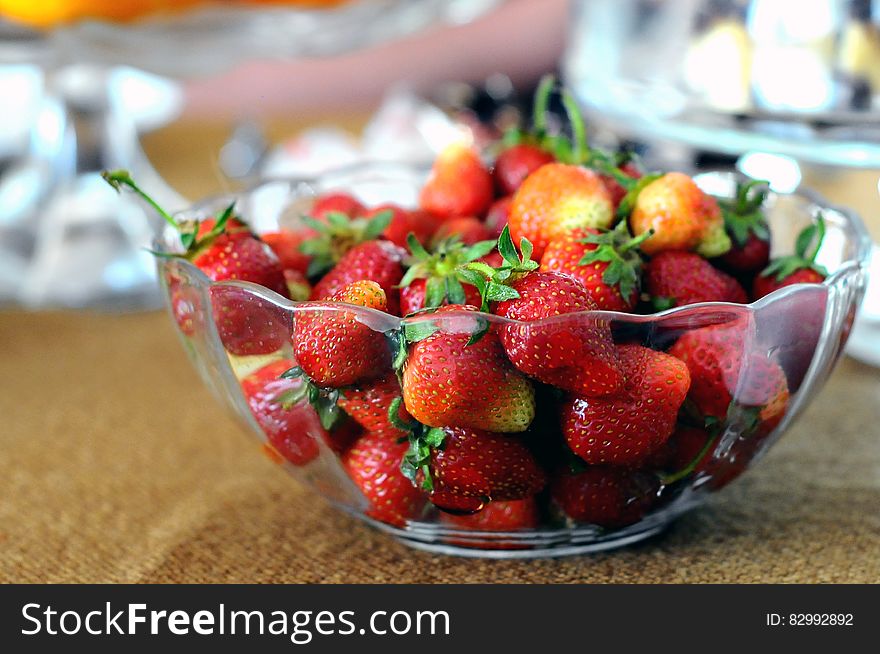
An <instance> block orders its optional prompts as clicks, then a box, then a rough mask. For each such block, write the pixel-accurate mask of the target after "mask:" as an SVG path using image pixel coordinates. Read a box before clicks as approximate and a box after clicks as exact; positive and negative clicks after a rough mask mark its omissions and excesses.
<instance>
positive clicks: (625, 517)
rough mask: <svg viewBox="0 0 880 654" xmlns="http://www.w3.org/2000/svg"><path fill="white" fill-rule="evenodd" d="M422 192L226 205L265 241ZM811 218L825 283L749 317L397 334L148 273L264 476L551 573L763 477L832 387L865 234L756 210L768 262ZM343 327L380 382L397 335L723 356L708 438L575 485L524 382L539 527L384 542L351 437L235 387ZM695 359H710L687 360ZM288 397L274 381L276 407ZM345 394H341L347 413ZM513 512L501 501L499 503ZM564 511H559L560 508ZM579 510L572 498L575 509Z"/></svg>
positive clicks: (550, 414)
mask: <svg viewBox="0 0 880 654" xmlns="http://www.w3.org/2000/svg"><path fill="white" fill-rule="evenodd" d="M426 174H427V170H426V169H422V168H418V167H412V166H406V165H396V164H366V165H360V166H357V167H353V168H347V169H343V170H338V171H335V172H331V173H327V174H325V175H322V176H320V177H316V178H312V179H289V180H268V181H265V182H262V183H260V184H259V185H257V186H255V187H253V188H251V189H250V190H248V191H246V192H244V193H242V194H240V195H238V196H235V200H236V201H237V205H236V206H237V211H238V212H239V214H240V215H241V216H243V217H244V218H245V219H246V220H249V221H250V223H251V225H252V227H253V228H254V230H255V231H257V232H263V231H270V230H273V229H276V228H277V227H278V226H279V225H288V226H289V225H291V224H295V223H296V221H297V220H298V219H299V216H301V215H302V214H303V213H304V212H306V211H308V208H309V206H310V203H311V202H312V199H313V198H314V197H315V195H317V194H320V193H325V192H327V191H331V190H339V189H345V190H347V191H348V192H350V193H352V194H354V195H355V196H357V197H358V198H359V199H361V200H362V201H363V202H365V203H368V204H373V203H379V202H397V203H399V204H401V205H403V206H415V204H416V200H417V195H418V189H419V188H420V186H421V184H422V182H423V181H424V179H425V176H426ZM696 180H697V182H698V184H699V185H700V186H701V187H702V188H703V189H704V190H705V191H707V192H709V193H712V194H713V195H716V196H726V197H731V196H732V195H733V194H734V192H735V186H736V182H737V177H736V176H735V175H734V174H731V173H706V174H702V175H699V176H697V177H696ZM230 199H231V197H230V196H224V197H216V198H211V199H207V200H205V201H202V202H200V203H199V204H197V205H196V206H194V207H193V208H192V209H190V210H188V211H187V212H184V214H183V215H182V216H181V217H183V218H204V217H206V216H210V215H212V214H214V213H215V212H217V211H219V210H222V209H223V208H224V207H225V206H227V205H228V204H229V202H230ZM820 212H821V214H822V216H824V219H825V222H826V225H827V235H826V237H825V239H824V241H823V245H822V248H821V251H820V252H819V255H818V259H817V260H818V262H819V263H821V264H822V265H824V266H826V267H827V269H828V270H829V272H830V274H829V276H828V278H827V279H826V280H825V282H824V283H822V284H800V285H795V286H789V287H786V288H783V289H780V290H778V291H776V292H774V293H771V294H770V295H768V296H766V297H764V298H762V299H760V300H759V301H757V302H754V303H752V304H746V305H741V304H731V303H723V302H712V303H702V304H694V305H689V306H684V307H678V308H674V309H670V310H668V311H664V312H662V313H656V314H653V315H635V314H625V313H617V312H609V311H590V312H581V313H576V314H567V315H562V316H555V317H553V318H548V319H544V320H542V321H536V322H530V323H523V322H517V321H513V320H509V319H505V318H501V317H498V316H494V315H489V314H482V313H475V312H463V311H453V312H449V313H443V314H431V313H425V314H419V315H415V316H411V317H408V318H403V319H401V318H398V317H395V316H392V315H389V314H386V313H383V312H380V311H376V310H373V309H368V308H364V307H355V306H352V305H346V304H339V305H337V306H333V307H328V306H327V305H326V303H325V304H323V305H322V304H318V303H315V302H291V301H289V300H286V299H284V298H282V297H281V296H279V295H277V294H275V293H274V292H272V291H270V290H268V289H266V288H264V287H261V286H257V285H254V284H251V283H247V282H222V283H215V282H212V281H211V280H209V279H208V278H207V277H206V276H205V275H204V274H203V273H202V272H201V271H199V270H198V269H197V268H196V267H194V266H193V265H192V264H190V263H189V262H187V261H185V260H183V259H179V258H159V259H158V262H159V263H158V265H159V269H160V270H159V272H160V279H161V280H162V284H163V286H164V289H165V297H166V300H167V304H168V306H169V308H170V310H171V313H172V317H173V318H174V319H175V322H176V324H177V326H178V331H179V332H180V335H181V338H182V340H183V343H184V345H185V349H186V351H187V353H188V354H189V357H190V359H191V360H192V362H193V364H194V365H195V367H196V369H197V370H198V371H199V373H200V375H201V377H202V379H203V380H204V382H205V383H206V384H207V385H208V387H209V388H210V389H211V390H212V391H213V392H214V393H215V394H216V395H217V396H218V398H219V399H220V401H221V402H222V403H223V404H225V405H226V406H227V407H228V408H230V409H231V410H232V412H233V413H234V414H235V415H236V416H237V417H238V418H239V419H240V420H241V421H242V422H244V423H245V424H246V425H247V426H248V428H249V429H250V431H252V432H253V433H254V434H255V435H256V436H257V437H258V438H259V439H260V440H261V441H262V442H263V443H264V447H266V448H267V450H268V451H269V452H270V453H271V455H272V458H273V459H274V460H276V461H278V463H279V464H280V465H283V466H284V467H285V468H286V469H288V470H289V471H290V472H291V474H293V475H294V476H295V477H296V478H298V479H299V480H300V481H302V482H304V483H306V484H307V485H309V486H311V487H312V488H313V489H314V490H315V491H316V492H317V493H318V494H320V495H321V496H323V497H324V498H325V499H327V500H329V501H330V502H331V503H333V504H334V505H336V506H337V507H339V508H341V509H342V510H344V511H346V512H348V513H349V514H351V515H353V516H355V517H357V518H359V519H361V520H364V521H366V522H368V523H370V524H371V525H373V526H374V527H376V528H378V529H381V530H383V531H385V532H388V533H389V534H391V535H393V536H394V537H395V538H397V539H399V540H400V541H402V542H404V543H406V544H408V545H410V546H413V547H417V548H421V549H427V550H431V551H434V552H441V553H446V554H458V555H470V556H484V557H494V558H510V557H531V556H559V555H569V554H577V553H583V552H595V551H599V550H605V549H609V548H614V547H619V546H623V545H627V544H629V543H633V542H636V541H639V540H641V539H644V538H647V537H649V536H651V535H652V534H656V533H658V532H659V531H661V530H662V529H663V528H664V527H665V526H667V525H669V524H670V523H671V521H672V520H674V519H675V518H676V517H677V516H679V515H681V514H682V513H683V512H685V511H687V510H689V509H691V508H693V507H694V506H696V505H698V504H700V503H701V502H702V501H703V500H704V498H705V497H706V496H707V495H708V494H709V493H712V492H714V491H716V490H719V489H720V488H722V487H723V486H725V485H726V484H727V483H729V482H730V481H732V480H733V479H735V478H736V477H738V476H739V474H741V473H742V472H743V471H744V470H745V469H746V468H747V467H748V466H750V465H751V464H752V462H754V461H756V460H757V459H759V458H760V457H761V456H762V455H763V454H764V452H766V451H767V449H768V448H769V447H770V446H771V445H772V444H773V443H774V442H775V441H776V439H777V438H779V437H780V436H781V435H782V433H783V432H785V430H786V429H787V428H788V426H789V425H790V424H791V422H792V420H794V419H795V418H796V417H797V416H798V415H799V414H800V412H801V411H802V410H803V408H804V407H805V406H806V404H807V403H808V402H809V400H810V398H811V397H812V396H813V395H814V394H815V393H816V392H817V391H818V390H819V388H820V387H821V386H822V384H824V382H825V380H826V379H827V378H828V375H829V373H830V371H831V369H832V368H833V366H834V364H835V362H836V361H837V359H838V358H839V357H840V354H841V352H842V348H843V345H844V344H845V342H846V339H847V336H848V333H849V330H850V326H851V324H852V320H853V316H854V315H855V311H856V308H857V306H858V303H859V301H860V299H861V296H862V294H863V291H864V288H865V284H866V274H867V273H866V270H867V261H868V255H869V249H870V242H869V239H868V236H867V233H866V231H865V228H864V226H863V225H862V223H861V221H860V219H859V218H858V217H857V216H855V215H854V214H852V213H851V212H849V211H846V210H844V209H841V208H838V207H833V206H830V205H828V204H827V203H826V202H824V201H823V200H822V199H821V198H819V197H817V196H816V195H814V194H813V193H810V192H809V191H798V192H796V193H792V194H787V195H782V194H771V195H770V196H769V197H768V199H767V203H766V213H767V217H768V221H769V224H770V227H771V230H772V232H773V249H774V252H773V254H774V255H778V254H784V253H789V252H791V251H793V248H794V240H795V237H796V235H797V233H798V232H799V231H800V230H801V229H802V228H803V227H804V226H805V225H807V224H808V223H809V222H810V221H812V220H814V219H815V218H816V216H817V215H818V214H819V213H820ZM164 238H165V240H164V241H162V242H160V243H158V244H157V247H158V248H159V249H165V250H166V251H174V250H175V249H177V248H179V244H178V242H177V241H178V239H177V236H176V233H174V232H173V231H171V230H169V232H168V233H167V234H166V235H165V237H164ZM230 311H232V312H236V313H237V315H238V316H239V318H241V317H244V319H240V320H236V321H232V322H233V323H234V325H235V327H232V328H230V321H226V320H222V319H221V320H217V319H216V316H223V315H226V313H227V312H230ZM340 320H341V321H348V324H349V326H352V325H355V326H356V329H357V330H359V333H360V335H361V337H363V336H364V334H368V335H369V338H371V339H372V341H371V342H372V344H373V346H374V349H373V353H372V355H371V356H372V359H371V360H373V361H375V366H374V370H373V372H372V373H371V374H375V375H377V376H379V375H383V374H390V371H391V368H390V361H391V357H392V350H393V349H394V348H395V345H394V344H395V343H397V342H399V336H400V334H401V333H402V332H408V333H410V332H413V330H414V331H415V332H418V331H419V328H424V327H427V326H429V325H430V327H431V331H432V332H433V333H434V334H439V335H442V336H444V337H445V336H449V337H450V338H452V339H455V338H459V339H465V340H466V337H465V335H466V334H471V333H472V332H473V331H474V330H475V329H477V328H481V329H482V328H486V327H487V326H488V332H487V334H486V336H484V337H483V338H485V339H488V340H487V347H488V346H489V345H491V346H492V347H496V344H497V343H498V342H499V341H500V339H503V338H505V337H515V336H518V337H522V338H534V339H550V341H552V340H553V339H554V338H556V337H557V336H560V335H561V336H562V337H563V338H565V337H567V338H568V340H567V341H566V342H568V343H571V348H572V357H573V358H577V354H576V350H577V348H578V347H579V343H578V341H577V339H574V341H572V339H571V335H572V334H583V333H584V332H583V330H585V329H586V330H593V331H594V333H595V332H596V330H598V331H599V332H601V333H602V334H604V337H605V338H609V339H612V338H613V340H614V343H615V347H618V348H619V347H621V346H623V347H629V348H638V347H648V348H652V349H654V350H660V351H665V352H671V353H672V354H673V355H676V356H680V357H682V358H686V359H687V358H688V356H690V357H691V358H690V359H689V360H692V359H693V358H694V357H696V356H697V355H695V354H693V353H694V352H699V353H700V354H699V356H704V357H710V358H711V357H712V356H715V357H718V358H720V359H723V364H719V366H720V368H721V369H723V373H720V374H721V377H720V378H719V379H720V380H721V381H719V382H718V384H720V386H719V385H718V384H716V385H715V386H710V388H712V389H714V390H715V393H714V395H712V394H711V393H710V394H709V395H708V396H707V394H706V393H705V392H703V391H699V390H698V385H697V375H698V374H699V373H698V372H695V369H693V370H692V371H691V377H692V383H691V393H690V395H689V397H688V400H686V401H685V405H684V406H698V407H699V409H700V411H702V412H703V414H704V415H706V416H708V415H714V417H715V419H714V420H710V421H708V422H707V423H705V424H704V423H703V422H702V420H701V421H700V423H699V424H700V425H701V427H700V428H699V429H697V428H694V427H692V428H690V429H685V428H684V427H679V428H678V429H677V431H676V433H675V434H674V435H673V437H672V439H670V442H669V443H674V444H675V445H674V446H672V445H670V444H669V443H667V445H665V446H664V448H665V449H664V448H661V450H660V451H658V452H657V453H656V455H652V457H651V459H650V460H649V461H648V462H645V463H642V464H640V467H639V468H638V469H633V468H631V467H630V468H626V467H609V466H581V467H580V469H578V468H577V467H575V468H572V467H571V466H570V463H571V461H570V460H566V459H564V457H560V451H561V450H560V448H558V447H557V444H558V443H559V442H561V432H560V427H559V422H560V416H561V411H562V409H561V407H562V403H564V402H566V401H567V399H566V398H565V397H564V394H563V393H561V392H560V391H558V390H557V389H555V388H553V387H551V386H545V385H543V384H540V383H538V382H536V381H534V380H532V381H531V383H532V386H533V388H534V391H535V397H536V398H537V402H536V404H537V413H536V417H535V418H534V421H533V422H532V423H531V427H530V428H529V430H528V431H527V432H526V433H524V434H520V435H507V436H503V437H502V438H505V439H510V440H512V441H518V442H519V443H521V444H525V446H526V447H527V448H528V452H529V453H530V454H527V456H530V457H531V458H533V459H534V461H535V462H536V463H537V465H539V466H540V467H541V468H542V469H543V470H544V471H545V472H546V476H547V477H548V479H549V480H550V481H549V482H548V484H547V487H546V488H545V489H544V490H542V491H541V492H540V493H539V494H538V495H537V496H536V498H537V500H538V505H539V507H540V508H539V511H540V522H539V524H540V526H538V527H536V528H533V529H528V530H514V531H506V532H499V531H486V530H480V528H479V523H475V524H474V523H471V524H468V522H467V520H461V519H459V518H455V517H449V514H446V513H443V512H441V511H439V510H438V509H437V508H436V507H434V506H433V505H432V504H431V503H430V502H428V501H426V500H421V499H420V500H418V501H417V502H415V503H414V505H413V506H412V511H411V512H410V513H409V514H408V515H407V516H406V517H405V519H404V518H401V519H399V520H392V521H391V522H394V523H395V524H389V523H388V522H385V521H382V520H378V519H376V518H375V517H374V516H377V515H380V514H377V511H376V507H373V506H371V505H370V502H369V501H368V500H367V499H366V497H365V496H364V495H363V494H362V493H361V491H360V490H359V488H358V486H357V485H356V484H355V483H354V482H353V481H352V480H351V479H350V478H349V476H348V475H347V473H346V469H345V467H344V465H343V462H342V461H343V459H342V457H341V456H340V454H339V453H338V452H340V451H341V450H342V449H343V448H344V447H345V445H344V442H343V441H345V440H346V439H348V438H350V437H351V429H350V425H347V424H345V423H344V424H345V426H344V427H343V428H341V429H340V430H337V431H335V432H332V433H328V432H325V431H324V430H323V428H322V427H321V426H320V422H319V421H318V420H317V418H316V416H315V415H314V414H312V413H310V412H311V408H310V407H308V406H307V405H296V404H294V405H293V406H291V407H290V408H289V409H287V410H289V411H297V412H299V413H297V415H299V416H301V418H297V419H296V420H295V421H294V422H293V424H292V428H291V425H290V424H288V425H287V430H286V431H285V429H283V428H282V429H279V427H278V423H277V422H271V421H269V422H267V421H266V420H264V419H263V420H258V419H257V418H255V415H254V414H252V413H251V410H250V404H249V401H248V399H247V398H246V394H245V392H244V391H243V382H244V386H245V387H246V386H247V384H248V383H249V382H247V381H245V380H247V379H248V376H249V375H251V374H253V373H254V372H255V371H257V370H259V369H262V368H264V367H265V366H269V365H271V366H274V370H275V371H276V372H275V373H273V378H274V377H275V376H277V374H278V373H280V372H281V371H283V370H285V369H287V368H288V367H291V366H293V365H294V363H293V361H294V351H293V348H292V345H291V341H292V338H293V334H294V333H295V331H296V330H297V328H298V326H299V328H300V329H303V328H305V326H306V325H309V324H311V325H314V324H315V321H322V322H324V323H332V322H334V321H340ZM230 329H232V332H230ZM536 342H537V341H536ZM697 342H699V343H701V344H702V345H700V346H699V347H698V346H696V345H695V344H696V343H697ZM717 343H723V344H724V345H723V351H718V350H716V351H714V354H713V350H712V346H713V344H717ZM409 347H412V345H410V346H409ZM618 351H622V350H618ZM707 352H708V354H707ZM689 353H691V354H689ZM487 374H488V373H487ZM391 379H394V376H393V375H391ZM703 382H706V380H705V379H703ZM296 383H298V382H295V381H279V382H278V384H279V385H278V393H279V394H280V393H282V392H283V391H284V390H285V389H286V388H290V385H295V384H296ZM285 384H287V385H288V386H285ZM700 388H705V385H704V386H702V387H700ZM719 388H720V389H721V390H720V391H718V389H719ZM346 390H347V389H346V388H343V389H341V390H340V393H339V394H340V395H341V396H342V397H343V398H344V397H345V393H346ZM279 401H280V400H279ZM686 413H687V412H686V411H682V412H681V414H680V415H681V416H684V417H680V418H679V419H680V420H681V421H686V420H687V416H686V415H685V414H686ZM291 415H292V414H291ZM710 422H711V423H712V424H711V426H708V425H709V423H710ZM684 432H687V433H684ZM565 485H568V488H569V490H571V488H575V491H576V492H574V493H568V494H567V495H564V496H563V495H562V494H561V493H560V491H559V489H560V488H561V487H562V486H565ZM487 488H488V486H487ZM492 492H493V491H491V490H488V491H487V493H486V494H487V496H488V497H481V501H486V500H487V499H490V498H491V496H489V493H492ZM505 497H506V496H504V497H502V496H500V495H499V496H496V497H495V499H496V500H497V501H499V502H500V501H501V500H503V499H505ZM563 497H567V498H569V499H568V503H567V504H566V503H565V502H566V500H564V499H561V498H563ZM571 497H575V498H579V500H578V501H577V502H575V505H572V503H571V499H570V498H571ZM508 499H509V498H508ZM560 502H563V504H564V510H563V505H561V504H560ZM578 502H579V504H578ZM572 516H575V517H576V518H577V519H578V520H577V521H576V520H574V519H573V518H572ZM380 517H381V515H380ZM386 520H387V518H386Z"/></svg>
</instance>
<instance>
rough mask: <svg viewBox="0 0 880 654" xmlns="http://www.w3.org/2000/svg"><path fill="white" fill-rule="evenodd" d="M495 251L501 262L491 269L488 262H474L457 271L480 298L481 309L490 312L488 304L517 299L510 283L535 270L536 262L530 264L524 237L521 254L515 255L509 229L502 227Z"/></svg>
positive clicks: (528, 250)
mask: <svg viewBox="0 0 880 654" xmlns="http://www.w3.org/2000/svg"><path fill="white" fill-rule="evenodd" d="M498 252H499V253H500V254H501V257H502V258H503V259H504V263H503V264H502V265H501V266H499V267H497V268H493V267H492V266H490V265H489V264H487V263H483V262H481V261H473V262H471V263H468V264H465V265H464V266H463V267H461V268H459V275H460V276H461V277H462V278H463V279H464V280H465V281H466V282H467V283H469V284H473V285H474V286H476V287H477V290H478V291H479V292H480V297H481V298H482V303H481V306H480V309H481V310H482V311H488V310H489V303H490V302H504V301H505V300H515V299H517V298H518V297H519V293H517V292H516V289H514V288H513V287H511V284H512V283H513V282H515V281H517V280H519V279H522V278H523V277H524V276H525V275H527V274H529V273H530V272H532V271H533V270H536V269H537V268H538V262H537V261H532V258H531V257H532V244H531V242H529V240H528V239H527V238H522V239H521V240H520V252H522V254H520V252H517V250H516V246H514V244H513V239H512V238H511V236H510V229H509V228H508V227H507V226H506V225H505V227H504V230H503V231H502V232H501V236H499V237H498Z"/></svg>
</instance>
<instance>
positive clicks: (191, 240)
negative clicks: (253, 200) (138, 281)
mask: <svg viewBox="0 0 880 654" xmlns="http://www.w3.org/2000/svg"><path fill="white" fill-rule="evenodd" d="M101 177H102V178H103V179H104V181H105V182H107V183H108V184H109V185H110V186H111V187H113V189H114V190H115V191H116V192H117V193H121V192H122V188H123V187H128V188H129V189H131V190H132V191H134V192H135V193H136V194H137V195H138V196H140V197H141V198H142V199H143V200H144V201H145V202H146V203H147V204H148V205H150V206H151V207H152V208H153V209H154V210H155V211H156V213H158V214H159V215H160V216H161V217H162V219H163V220H164V221H165V222H166V223H168V224H169V225H171V227H173V228H174V229H175V230H177V232H178V234H180V244H181V245H182V246H183V249H184V251H185V252H184V254H183V255H182V257H183V258H185V259H190V260H191V259H193V258H194V257H195V255H196V254H198V253H199V252H200V251H201V250H203V249H204V248H206V247H207V246H209V245H210V244H211V243H213V242H214V240H215V239H216V238H217V237H218V236H220V235H221V234H225V233H226V226H227V224H228V223H229V220H230V219H231V218H234V217H235V215H234V211H235V202H232V203H231V204H230V205H229V206H228V207H226V208H225V209H224V210H223V211H221V212H220V213H219V214H218V215H217V218H216V220H215V223H214V227H213V228H211V230H210V231H209V232H208V233H207V234H205V235H204V236H202V237H201V238H199V237H198V234H199V223H198V222H197V221H186V222H181V221H178V220H176V219H175V218H174V216H172V215H171V214H170V213H168V212H167V211H166V210H165V209H164V208H162V206H161V205H159V203H158V202H156V201H155V200H154V199H153V198H152V197H150V195H149V194H147V193H146V192H145V191H144V190H143V189H141V187H140V186H138V185H137V184H136V183H135V181H134V180H133V179H132V177H131V173H129V172H128V171H127V170H105V171H104V172H102V173H101ZM237 220H238V221H239V222H242V221H241V219H237ZM244 229H247V228H246V227H245V228H244ZM151 252H152V253H153V254H154V255H156V256H159V257H178V256H181V255H176V254H171V253H167V252H153V251H152V250H151Z"/></svg>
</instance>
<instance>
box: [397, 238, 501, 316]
mask: <svg viewBox="0 0 880 654" xmlns="http://www.w3.org/2000/svg"><path fill="white" fill-rule="evenodd" d="M406 244H407V246H408V247H409V251H410V258H409V262H408V263H409V269H408V270H407V271H406V273H405V274H404V276H403V278H402V279H401V280H400V284H399V285H398V286H399V287H400V288H406V287H407V286H409V285H410V284H412V283H413V282H414V281H415V280H417V279H424V280H425V304H424V308H425V309H434V308H437V307H440V306H443V305H444V304H466V302H467V297H466V295H465V289H464V287H463V286H462V284H463V283H464V284H471V283H473V282H472V281H471V280H470V279H469V278H468V275H466V274H462V269H463V266H466V265H467V264H469V263H471V262H475V261H477V260H478V259H481V258H482V257H484V256H486V255H487V254H489V252H491V251H492V250H493V249H494V248H495V241H480V242H479V243H474V244H473V245H465V244H464V243H462V242H461V241H460V240H459V239H458V238H457V237H454V236H453V237H451V238H448V239H445V240H443V241H441V242H440V243H438V244H437V245H436V246H435V247H434V250H433V252H429V251H428V250H426V249H425V247H424V246H423V245H422V244H421V243H420V242H419V240H418V239H417V238H416V236H415V234H412V233H410V234H409V235H408V236H407V237H406Z"/></svg>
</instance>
